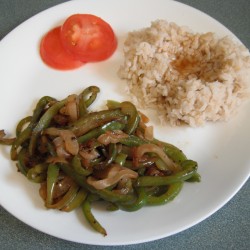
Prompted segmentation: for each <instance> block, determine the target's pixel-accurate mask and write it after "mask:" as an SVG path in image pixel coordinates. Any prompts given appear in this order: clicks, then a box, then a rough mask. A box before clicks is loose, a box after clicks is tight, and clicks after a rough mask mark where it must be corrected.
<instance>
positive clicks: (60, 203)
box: [45, 183, 79, 209]
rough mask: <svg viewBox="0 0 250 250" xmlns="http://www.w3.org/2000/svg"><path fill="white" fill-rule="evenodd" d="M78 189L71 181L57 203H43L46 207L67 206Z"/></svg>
mask: <svg viewBox="0 0 250 250" xmlns="http://www.w3.org/2000/svg"><path fill="white" fill-rule="evenodd" d="M78 190H79V186H78V185H77V184H74V183H73V184H72V185H71V186H70V188H69V190H68V191H67V193H66V194H65V195H64V196H63V197H62V199H61V200H59V201H58V202H57V203H54V204H45V206H46V207H47V208H54V209H62V208H63V207H65V206H67V205H68V204H69V203H70V202H71V201H72V200H73V199H74V198H75V196H76V195H77V192H78Z"/></svg>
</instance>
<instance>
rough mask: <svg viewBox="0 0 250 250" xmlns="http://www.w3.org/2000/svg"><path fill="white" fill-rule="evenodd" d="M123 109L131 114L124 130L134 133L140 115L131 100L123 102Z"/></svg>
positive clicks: (127, 113) (125, 112)
mask: <svg viewBox="0 0 250 250" xmlns="http://www.w3.org/2000/svg"><path fill="white" fill-rule="evenodd" d="M121 111H122V112H123V113H124V114H126V115H128V116H129V119H128V123H127V125H126V127H125V129H124V132H125V133H127V134H132V133H133V132H134V131H135V130H136V128H137V127H138V124H139V122H140V116H139V114H138V112H137V109H136V107H135V105H134V104H132V103H131V102H122V103H121Z"/></svg>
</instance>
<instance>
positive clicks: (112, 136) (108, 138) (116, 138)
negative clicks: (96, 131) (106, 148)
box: [97, 130, 128, 145]
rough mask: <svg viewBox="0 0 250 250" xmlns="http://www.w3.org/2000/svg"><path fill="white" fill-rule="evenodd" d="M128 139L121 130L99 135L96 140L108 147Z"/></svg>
mask: <svg viewBox="0 0 250 250" xmlns="http://www.w3.org/2000/svg"><path fill="white" fill-rule="evenodd" d="M125 138H128V135H127V134H125V133H124V132H123V131H121V130H112V131H106V132H105V133H104V134H102V135H100V136H99V137H98V138H97V140H98V141H99V142H100V143H102V144H104V145H108V144H110V143H118V142H120V140H121V139H125Z"/></svg>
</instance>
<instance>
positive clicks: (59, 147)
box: [53, 136, 70, 158]
mask: <svg viewBox="0 0 250 250" xmlns="http://www.w3.org/2000/svg"><path fill="white" fill-rule="evenodd" d="M53 143H54V145H55V147H56V154H57V156H58V157H59V158H68V157H70V154H69V153H68V152H66V150H65V149H64V144H63V139H62V138H61V137H59V136H58V137H56V138H55V139H54V140H53Z"/></svg>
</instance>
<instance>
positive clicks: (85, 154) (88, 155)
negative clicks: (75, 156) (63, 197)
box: [79, 149, 100, 161]
mask: <svg viewBox="0 0 250 250" xmlns="http://www.w3.org/2000/svg"><path fill="white" fill-rule="evenodd" d="M79 155H80V156H81V157H82V158H83V159H86V160H90V161H91V160H94V159H96V158H98V157H99V155H100V154H99V153H98V151H97V150H96V149H90V150H81V151H79Z"/></svg>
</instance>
